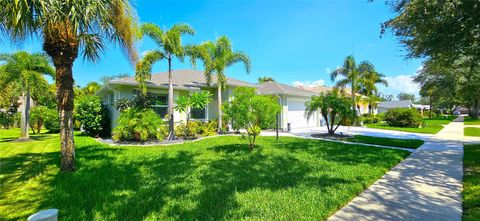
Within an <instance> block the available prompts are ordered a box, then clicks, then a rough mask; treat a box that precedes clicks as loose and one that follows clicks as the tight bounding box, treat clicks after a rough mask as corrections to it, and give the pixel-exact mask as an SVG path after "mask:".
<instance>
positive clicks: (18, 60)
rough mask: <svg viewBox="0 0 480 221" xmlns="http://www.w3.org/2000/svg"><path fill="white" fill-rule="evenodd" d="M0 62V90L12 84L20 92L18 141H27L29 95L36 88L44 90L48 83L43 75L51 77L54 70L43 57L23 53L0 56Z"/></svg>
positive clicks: (41, 55)
mask: <svg viewBox="0 0 480 221" xmlns="http://www.w3.org/2000/svg"><path fill="white" fill-rule="evenodd" d="M0 61H3V62H5V64H4V65H2V67H1V71H0V78H1V79H2V81H1V85H0V88H2V89H3V88H7V87H8V85H11V84H14V85H16V86H18V87H20V90H21V92H22V98H23V101H22V107H23V110H22V116H21V119H22V120H21V130H20V131H21V136H20V139H29V135H28V128H29V125H28V124H29V121H30V98H31V94H32V92H33V90H35V89H37V88H42V87H43V88H46V87H47V86H48V82H47V80H46V79H45V78H44V77H43V75H48V76H51V77H53V76H54V75H55V70H54V69H53V67H52V66H51V65H50V64H49V61H48V59H47V57H46V56H45V55H43V54H29V53H27V52H25V51H19V52H16V53H13V54H0ZM0 92H1V91H0ZM2 93H3V92H2Z"/></svg>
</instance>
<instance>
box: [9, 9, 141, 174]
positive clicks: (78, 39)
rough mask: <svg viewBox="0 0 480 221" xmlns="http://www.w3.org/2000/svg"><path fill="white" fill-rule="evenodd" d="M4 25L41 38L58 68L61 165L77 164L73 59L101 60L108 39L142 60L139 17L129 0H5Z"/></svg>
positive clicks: (18, 34) (19, 35)
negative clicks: (138, 46)
mask: <svg viewBox="0 0 480 221" xmlns="http://www.w3.org/2000/svg"><path fill="white" fill-rule="evenodd" d="M0 8H1V9H2V16H0V30H2V33H3V34H4V35H5V36H7V37H8V38H9V39H11V40H13V41H17V42H18V41H23V40H25V39H26V38H27V37H30V36H31V37H33V36H35V37H40V38H41V40H43V44H42V46H43V50H44V51H45V52H46V53H47V54H48V55H49V56H50V57H51V58H52V60H53V64H54V66H55V68H56V80H55V83H56V85H57V104H58V109H59V114H60V128H61V131H60V142H61V149H62V154H61V170H62V171H73V170H74V169H75V145H74V139H73V106H74V102H73V97H74V96H73V83H74V81H73V75H72V67H73V62H74V61H75V59H76V58H77V56H78V54H79V52H80V53H82V54H83V57H84V58H86V59H88V60H91V61H98V60H99V58H100V55H101V53H102V52H103V49H104V46H105V40H107V41H109V42H115V43H118V44H119V45H120V46H121V48H122V49H124V52H125V53H126V54H127V55H128V57H129V59H130V61H131V62H132V63H135V61H136V60H137V56H136V50H135V48H134V41H135V33H136V30H135V24H136V22H135V16H133V10H132V9H131V6H130V1H128V0H115V1H106V0H100V1H77V0H71V1H51V0H35V1H34V0H24V1H0Z"/></svg>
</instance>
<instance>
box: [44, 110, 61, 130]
mask: <svg viewBox="0 0 480 221" xmlns="http://www.w3.org/2000/svg"><path fill="white" fill-rule="evenodd" d="M43 115H44V121H43V125H44V126H45V129H47V130H48V132H49V133H58V132H60V118H59V116H58V111H57V110H56V109H48V110H47V111H46V112H45V113H44V114H43Z"/></svg>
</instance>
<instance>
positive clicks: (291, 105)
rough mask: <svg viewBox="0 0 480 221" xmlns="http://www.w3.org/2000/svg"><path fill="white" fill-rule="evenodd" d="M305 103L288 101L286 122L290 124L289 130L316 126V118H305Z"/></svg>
mask: <svg viewBox="0 0 480 221" xmlns="http://www.w3.org/2000/svg"><path fill="white" fill-rule="evenodd" d="M305 101H306V100H303V101H300V100H288V102H287V103H288V114H287V117H288V119H287V122H288V123H290V128H292V129H295V128H302V127H314V126H316V122H317V118H316V117H317V116H315V115H314V116H311V117H310V119H309V120H307V118H306V117H305Z"/></svg>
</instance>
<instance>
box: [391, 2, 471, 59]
mask: <svg viewBox="0 0 480 221" xmlns="http://www.w3.org/2000/svg"><path fill="white" fill-rule="evenodd" d="M389 2H390V3H391V5H392V8H393V10H394V12H395V15H396V17H394V18H392V19H390V20H388V21H386V22H385V23H383V25H382V33H384V32H385V31H387V30H391V31H392V32H393V34H394V35H395V36H397V38H398V39H399V41H400V43H401V44H403V45H404V46H405V47H406V48H407V50H408V54H407V56H408V57H415V58H418V57H430V58H434V59H436V60H443V61H449V62H450V63H451V62H453V61H455V60H456V59H457V58H459V57H462V56H469V57H472V59H474V60H477V61H478V60H480V44H478V42H479V40H480V35H478V24H480V16H478V9H479V8H480V2H479V1H463V0H445V1H410V0H390V1H389Z"/></svg>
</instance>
